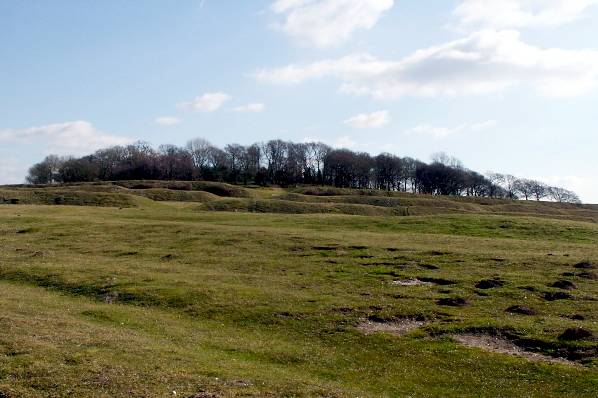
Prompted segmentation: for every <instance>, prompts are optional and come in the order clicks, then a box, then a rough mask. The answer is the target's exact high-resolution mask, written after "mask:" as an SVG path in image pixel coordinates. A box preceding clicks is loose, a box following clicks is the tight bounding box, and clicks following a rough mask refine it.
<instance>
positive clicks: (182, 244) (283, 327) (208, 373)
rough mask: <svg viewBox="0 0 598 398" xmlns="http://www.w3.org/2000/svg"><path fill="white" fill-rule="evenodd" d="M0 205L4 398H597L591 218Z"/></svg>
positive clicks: (286, 198) (226, 205) (125, 191)
mask: <svg viewBox="0 0 598 398" xmlns="http://www.w3.org/2000/svg"><path fill="white" fill-rule="evenodd" d="M57 198H60V199H57ZM65 198H66V199H65ZM15 199H16V200H15ZM0 203H13V204H4V205H0V292H1V293H0V331H1V333H0V397H1V398H6V397H10V398H14V397H173V396H177V397H181V396H182V397H196V398H197V397H199V398H201V397H203V398H206V397H247V396H259V397H405V396H414V397H431V396H443V397H446V396H455V397H462V396H487V397H496V396H503V397H507V396H526V397H565V396H570V397H595V396H596V391H598V339H597V338H596V336H598V281H597V278H598V276H597V273H598V269H596V268H595V267H596V266H595V264H596V263H597V262H598V207H596V206H568V205H557V204H548V203H519V202H517V203H514V202H508V201H493V200H483V199H465V198H452V199H451V198H432V197H420V196H413V195H404V194H393V195H386V194H384V193H376V192H357V191H348V190H332V189H327V190H324V189H312V188H309V189H306V188H301V189H289V190H283V189H255V188H254V189H251V188H241V187H232V186H226V185H225V184H221V185H218V184H196V185H194V186H191V185H186V184H185V183H177V184H176V185H171V186H163V185H160V184H158V183H155V182H154V183H147V182H146V183H126V184H104V185H82V186H71V187H60V188H56V187H37V188H35V189H25V188H22V187H4V188H2V187H0ZM57 204H60V205H61V206H57ZM74 205H77V206H74ZM593 264H594V265H593ZM480 282H482V283H480ZM514 306H519V307H518V308H515V309H513V308H512V307H514ZM509 308H510V311H507V309H509ZM568 329H571V330H570V331H569V332H568V333H565V331H567V330H568ZM573 332H578V333H573ZM584 333H586V334H584Z"/></svg>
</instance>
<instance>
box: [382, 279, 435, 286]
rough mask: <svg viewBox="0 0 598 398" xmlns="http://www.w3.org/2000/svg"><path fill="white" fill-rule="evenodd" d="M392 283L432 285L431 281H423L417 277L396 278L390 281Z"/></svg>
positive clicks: (399, 284) (400, 284) (397, 284)
mask: <svg viewBox="0 0 598 398" xmlns="http://www.w3.org/2000/svg"><path fill="white" fill-rule="evenodd" d="M392 284H393V285H396V286H426V285H427V286H432V285H433V283H432V282H424V281H422V280H419V279H417V278H410V279H402V280H396V281H392Z"/></svg>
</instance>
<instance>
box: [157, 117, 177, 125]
mask: <svg viewBox="0 0 598 398" xmlns="http://www.w3.org/2000/svg"><path fill="white" fill-rule="evenodd" d="M181 121H182V120H181V119H180V118H178V117H175V116H160V117H158V118H156V119H155V120H154V122H155V123H156V124H159V125H161V126H174V125H175V124H180V123H181Z"/></svg>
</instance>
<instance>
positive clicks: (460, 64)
mask: <svg viewBox="0 0 598 398" xmlns="http://www.w3.org/2000/svg"><path fill="white" fill-rule="evenodd" d="M255 77H256V78H257V79H258V80H260V81H263V82H269V83H274V84H299V83H303V82H306V81H309V80H313V79H321V78H335V79H338V80H340V81H341V87H340V90H341V92H343V93H348V94H353V95H369V96H372V97H374V98H379V99H393V98H399V97H404V96H420V97H436V96H457V95H472V94H488V93H495V92H498V91H502V90H505V89H507V88H510V87H521V86H529V87H531V88H533V89H535V90H537V91H539V92H540V93H542V94H546V95H550V96H574V95H579V94H583V93H585V92H587V91H590V90H592V89H594V88H595V87H596V85H598V50H563V49H558V48H549V49H545V48H540V47H535V46H532V45H529V44H527V43H525V42H523V41H522V40H521V39H520V35H519V32H516V31H512V30H507V31H493V30H484V31H480V32H476V33H474V34H472V35H470V36H468V37H466V38H463V39H460V40H455V41H452V42H449V43H445V44H441V45H439V46H435V47H430V48H427V49H422V50H418V51H416V52H415V53H413V54H412V55H410V56H408V57H406V58H403V59H401V60H396V61H382V60H378V59H376V58H374V57H372V56H370V55H367V54H366V55H353V56H347V57H343V58H338V59H331V60H324V61H319V62H314V63H311V64H307V65H289V66H286V67H282V68H278V69H262V70H260V71H258V72H256V73H255Z"/></svg>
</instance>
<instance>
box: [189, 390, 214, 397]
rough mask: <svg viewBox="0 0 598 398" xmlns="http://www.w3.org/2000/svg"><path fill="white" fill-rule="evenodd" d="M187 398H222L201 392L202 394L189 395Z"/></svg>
mask: <svg viewBox="0 0 598 398" xmlns="http://www.w3.org/2000/svg"><path fill="white" fill-rule="evenodd" d="M187 398H220V395H216V394H212V393H209V392H205V391H201V392H198V393H197V394H193V395H189V396H188V397H187Z"/></svg>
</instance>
